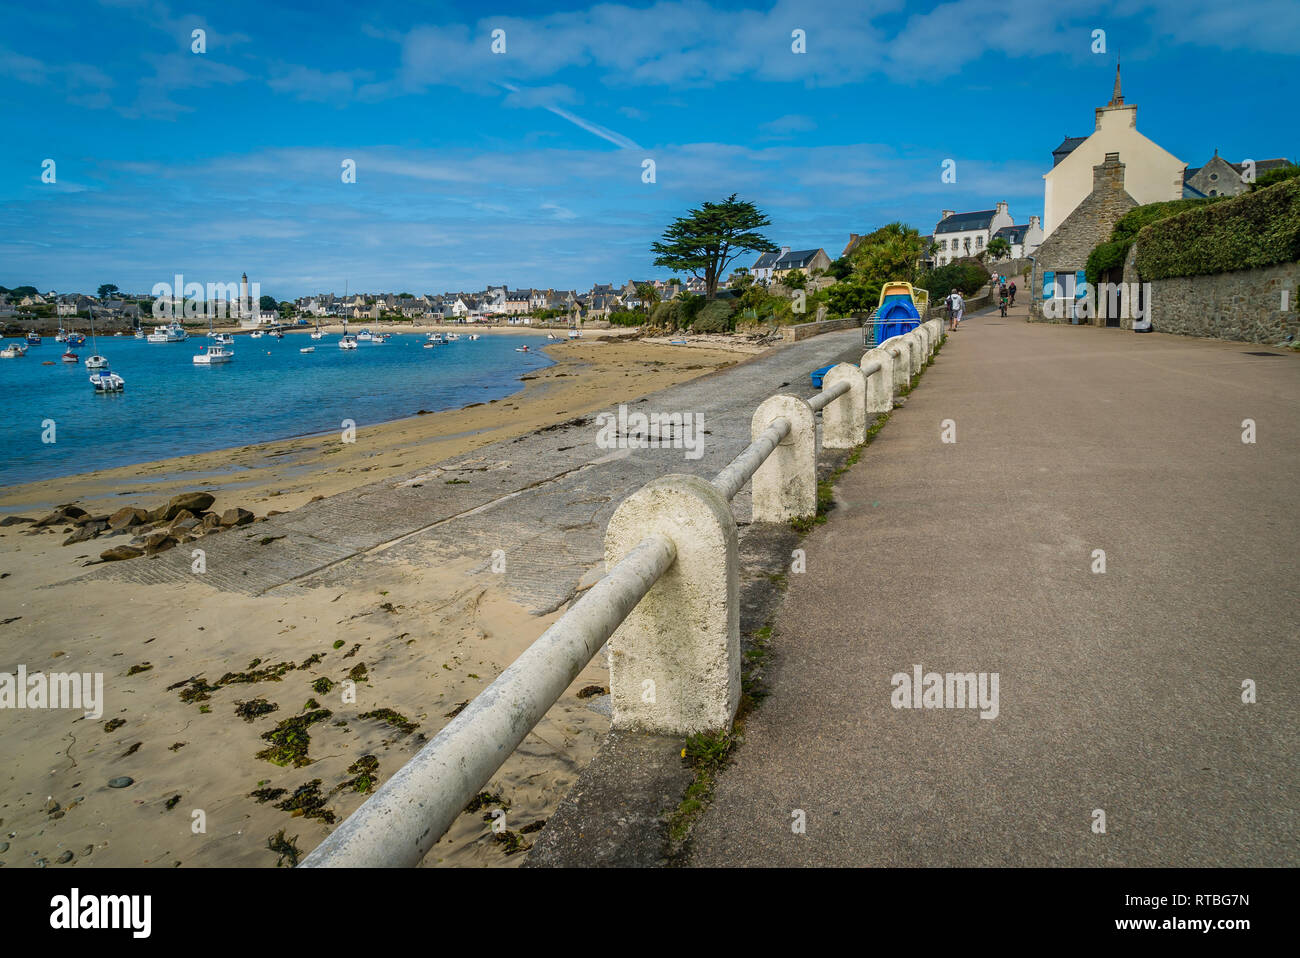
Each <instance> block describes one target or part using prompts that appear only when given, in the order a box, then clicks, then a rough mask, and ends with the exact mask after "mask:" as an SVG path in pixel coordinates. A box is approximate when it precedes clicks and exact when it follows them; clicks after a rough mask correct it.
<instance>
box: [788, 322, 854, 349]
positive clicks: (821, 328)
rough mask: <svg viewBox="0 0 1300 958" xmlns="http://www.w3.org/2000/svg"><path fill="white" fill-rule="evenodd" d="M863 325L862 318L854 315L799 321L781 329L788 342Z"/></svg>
mask: <svg viewBox="0 0 1300 958" xmlns="http://www.w3.org/2000/svg"><path fill="white" fill-rule="evenodd" d="M861 325H862V320H861V319H856V318H854V317H852V316H849V317H846V318H844V319H825V320H822V321H821V322H820V323H799V324H798V325H797V326H786V327H785V328H784V329H782V330H781V337H782V338H783V339H784V340H785V341H786V342H787V343H797V342H799V341H800V340H804V339H807V338H808V337H810V336H820V335H821V334H822V333H834V332H837V331H839V330H841V329H852V328H853V327H854V326H861Z"/></svg>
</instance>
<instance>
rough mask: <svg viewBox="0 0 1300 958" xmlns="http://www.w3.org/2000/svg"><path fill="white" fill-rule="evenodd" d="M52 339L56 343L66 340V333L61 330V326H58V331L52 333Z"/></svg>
mask: <svg viewBox="0 0 1300 958" xmlns="http://www.w3.org/2000/svg"><path fill="white" fill-rule="evenodd" d="M54 341H55V342H56V343H65V342H67V341H68V334H67V333H65V332H64V331H63V327H62V326H60V327H59V331H58V332H57V333H55V334H54Z"/></svg>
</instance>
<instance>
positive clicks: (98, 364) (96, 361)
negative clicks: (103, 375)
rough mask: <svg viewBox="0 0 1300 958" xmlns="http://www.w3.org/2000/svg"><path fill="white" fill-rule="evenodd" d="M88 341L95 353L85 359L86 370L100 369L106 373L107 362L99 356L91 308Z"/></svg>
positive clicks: (93, 315)
mask: <svg viewBox="0 0 1300 958" xmlns="http://www.w3.org/2000/svg"><path fill="white" fill-rule="evenodd" d="M119 335H120V334H119ZM90 340H91V346H92V348H93V349H94V350H95V352H94V355H92V356H88V357H86V368H87V369H90V370H96V369H102V370H104V371H105V372H107V371H108V360H107V359H105V358H104V357H103V356H101V355H99V337H98V336H96V335H95V310H94V308H93V307H92V308H91V310H90Z"/></svg>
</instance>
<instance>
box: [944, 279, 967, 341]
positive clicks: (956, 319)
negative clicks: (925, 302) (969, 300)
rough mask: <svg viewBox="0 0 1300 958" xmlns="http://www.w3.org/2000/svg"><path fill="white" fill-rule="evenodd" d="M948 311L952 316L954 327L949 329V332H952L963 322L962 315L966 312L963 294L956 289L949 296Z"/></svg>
mask: <svg viewBox="0 0 1300 958" xmlns="http://www.w3.org/2000/svg"><path fill="white" fill-rule="evenodd" d="M948 311H949V314H950V315H951V316H952V325H951V326H949V327H948V332H952V331H953V330H955V329H956V328H957V325H958V324H959V323H960V322H961V319H962V314H963V313H964V312H965V311H966V301H965V300H964V299H962V298H961V293H959V292H957V290H956V289H954V290H953V291H952V292H951V293H950V294H949V295H948Z"/></svg>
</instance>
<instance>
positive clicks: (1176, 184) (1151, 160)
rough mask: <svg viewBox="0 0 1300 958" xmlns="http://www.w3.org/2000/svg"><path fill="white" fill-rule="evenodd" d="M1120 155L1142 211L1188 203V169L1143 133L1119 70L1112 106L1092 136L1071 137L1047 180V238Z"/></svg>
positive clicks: (1097, 114) (1101, 111) (1098, 113)
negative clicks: (1097, 170) (1098, 170)
mask: <svg viewBox="0 0 1300 958" xmlns="http://www.w3.org/2000/svg"><path fill="white" fill-rule="evenodd" d="M1111 154H1115V155H1118V157H1119V162H1121V163H1123V164H1124V168H1125V170H1124V189H1125V190H1126V191H1127V192H1128V194H1129V195H1130V196H1132V197H1133V199H1134V200H1136V201H1137V203H1138V205H1139V206H1142V205H1145V204H1147V203H1159V202H1162V201H1165V200H1177V199H1182V197H1183V196H1184V191H1183V181H1184V177H1183V174H1184V171H1185V170H1186V169H1187V164H1186V163H1184V162H1183V161H1182V160H1180V159H1179V158H1178V157H1176V156H1174V155H1173V154H1172V153H1170V152H1169V151H1168V150H1166V149H1164V148H1163V147H1161V146H1160V145H1159V144H1157V143H1155V142H1153V141H1152V140H1150V139H1148V138H1147V137H1145V136H1143V135H1142V134H1141V133H1139V132H1138V129H1137V107H1136V106H1134V105H1133V104H1131V103H1127V104H1126V103H1125V102H1124V95H1123V92H1122V91H1121V89H1120V76H1119V66H1118V64H1117V65H1116V66H1115V88H1114V92H1113V93H1112V94H1111V98H1110V102H1109V103H1107V104H1106V105H1105V106H1102V107H1097V108H1096V110H1094V111H1093V131H1092V134H1091V135H1090V136H1086V137H1079V136H1067V137H1066V138H1065V139H1064V140H1063V141H1062V143H1061V145H1060V146H1058V147H1057V148H1056V149H1055V150H1053V151H1052V168H1051V169H1050V170H1048V171H1047V172H1046V173H1044V174H1043V238H1044V239H1046V238H1048V237H1050V236H1051V235H1052V231H1053V230H1055V229H1056V228H1057V227H1058V226H1060V225H1061V223H1063V222H1065V218H1066V217H1067V216H1069V215H1070V214H1071V213H1073V212H1074V210H1075V207H1077V206H1078V205H1079V204H1080V203H1082V202H1083V200H1084V199H1085V198H1086V197H1087V196H1088V195H1089V194H1091V193H1092V190H1093V167H1095V166H1098V165H1099V164H1101V163H1103V162H1105V161H1106V158H1107V156H1109V155H1111Z"/></svg>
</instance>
